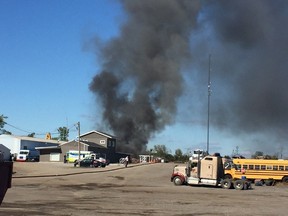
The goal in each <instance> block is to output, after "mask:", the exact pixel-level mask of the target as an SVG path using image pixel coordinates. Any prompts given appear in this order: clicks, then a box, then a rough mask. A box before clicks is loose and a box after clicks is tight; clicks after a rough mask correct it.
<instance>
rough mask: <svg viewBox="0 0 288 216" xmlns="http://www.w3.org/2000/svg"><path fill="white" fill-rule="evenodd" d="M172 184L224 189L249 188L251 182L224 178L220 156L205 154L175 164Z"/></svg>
mask: <svg viewBox="0 0 288 216" xmlns="http://www.w3.org/2000/svg"><path fill="white" fill-rule="evenodd" d="M171 182H173V183H174V185H177V186H178V185H184V184H186V185H209V186H215V187H222V188H224V189H231V188H235V189H237V190H243V189H250V188H251V183H250V182H249V181H248V180H247V179H245V177H244V176H243V178H242V179H224V167H223V163H222V157H221V156H215V155H214V156H205V157H204V158H203V159H200V158H198V159H197V160H192V161H189V162H188V163H187V165H186V166H180V165H176V166H175V167H174V169H173V172H172V175H171Z"/></svg>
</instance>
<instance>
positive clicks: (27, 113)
mask: <svg viewBox="0 0 288 216" xmlns="http://www.w3.org/2000/svg"><path fill="white" fill-rule="evenodd" d="M124 19H125V14H124V13H123V11H122V8H121V5H120V4H119V2H118V1H114V0H109V1H107V0H97V1H95V0H85V1H80V0H61V1H59V0H49V1H48V0H41V1H38V0H25V1H22V0H0V26H1V32H0V42H1V43H0V71H1V91H0V96H1V99H2V102H1V104H0V108H1V109H0V110H1V112H0V114H3V115H5V116H7V117H8V119H7V123H9V124H10V125H12V126H14V127H17V128H14V127H11V126H10V125H6V127H5V129H6V130H9V131H11V132H12V133H13V134H14V135H27V134H28V132H35V133H36V137H43V138H44V137H45V134H46V133H47V132H50V133H52V134H53V133H54V132H57V128H58V127H63V126H66V127H68V128H69V129H70V136H69V139H74V138H76V136H77V130H76V127H75V126H74V125H75V124H76V123H77V122H78V121H79V122H80V123H81V133H85V132H88V131H90V130H97V129H99V128H100V125H101V123H102V122H101V108H100V107H99V104H95V101H94V95H93V94H92V93H91V92H90V90H89V84H90V82H91V80H92V78H93V76H94V75H95V74H96V73H97V72H98V71H99V62H98V61H97V58H96V56H95V55H94V54H93V53H92V52H91V51H89V46H90V44H89V43H88V41H89V40H90V39H91V38H92V37H98V38H100V39H101V40H102V41H107V40H109V39H111V38H113V37H117V34H118V32H119V26H120V25H121V22H122V21H123V20H124ZM196 37H197V36H196ZM91 46H92V44H91ZM212 49H213V47H212ZM205 58H206V56H205V57H204V59H205ZM207 63H208V55H207ZM207 68H208V66H207ZM207 73H208V71H207ZM189 82H191V80H189V79H186V84H187V86H190V83H189ZM212 83H213V82H212ZM191 86H192V85H191ZM197 86H198V85H197ZM200 86H201V85H200ZM213 88H214V89H213ZM212 91H213V93H212V97H211V101H212V103H211V104H212V105H213V100H215V97H214V96H213V94H217V91H218V93H219V92H220V91H223V90H220V89H218V90H217V88H216V87H213V85H212ZM184 92H185V93H184V95H183V96H182V97H181V98H180V100H179V108H178V114H177V116H176V118H175V123H174V124H173V125H170V126H167V127H166V128H165V130H164V131H162V132H160V133H157V134H155V136H154V137H153V138H152V139H151V140H150V141H149V144H148V148H152V147H153V146H154V145H158V144H164V145H166V146H167V147H168V149H170V150H171V153H174V151H175V149H178V148H180V149H181V150H182V151H183V152H187V151H189V150H191V149H195V148H204V149H206V141H207V115H205V112H206V111H205V109H206V108H207V107H205V106H204V107H203V104H206V101H207V80H203V85H202V87H201V88H196V87H195V88H194V89H193V88H188V87H186V89H184ZM195 92H198V95H196V96H195ZM192 94H194V95H193V105H191V104H192V102H191V101H192ZM213 97H214V98H213ZM203 101H204V102H203ZM190 102H191V104H190ZM200 104H202V106H201V105H200ZM199 107H200V109H202V111H203V109H204V111H203V112H202V114H201V115H200V114H197V110H198V109H199ZM194 108H195V110H194ZM192 110H193V111H192ZM190 111H191V112H190ZM203 113H204V115H203ZM250 138H251V137H250ZM247 140H249V137H248V138H247V137H242V138H241V139H239V137H238V138H237V137H235V136H233V135H231V134H228V133H226V132H225V131H218V130H217V129H215V128H213V125H211V126H210V152H220V153H221V154H222V155H230V154H231V153H232V151H233V150H235V149H236V146H239V151H240V153H243V154H247V155H249V154H251V153H253V152H255V151H254V149H253V150H251V149H249V148H248V147H247V146H245V145H244V144H243V143H245V142H246V141H247Z"/></svg>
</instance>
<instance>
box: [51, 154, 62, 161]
mask: <svg viewBox="0 0 288 216" xmlns="http://www.w3.org/2000/svg"><path fill="white" fill-rule="evenodd" d="M50 161H60V153H50Z"/></svg>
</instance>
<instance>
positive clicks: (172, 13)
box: [90, 0, 288, 152]
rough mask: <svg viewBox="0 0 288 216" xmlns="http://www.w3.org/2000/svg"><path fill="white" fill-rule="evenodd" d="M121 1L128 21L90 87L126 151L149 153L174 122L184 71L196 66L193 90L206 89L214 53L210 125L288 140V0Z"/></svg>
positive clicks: (108, 48)
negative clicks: (153, 139)
mask: <svg viewBox="0 0 288 216" xmlns="http://www.w3.org/2000/svg"><path fill="white" fill-rule="evenodd" d="M121 2H122V3H123V8H124V10H125V12H126V14H127V21H126V22H125V23H124V24H123V26H122V28H121V31H120V35H119V37H117V38H114V39H113V40H111V41H109V42H108V43H107V44H105V46H104V47H103V49H102V50H101V52H100V53H101V55H102V59H103V62H104V63H103V65H102V71H101V72H100V73H98V74H97V75H96V76H95V77H94V79H93V81H92V83H91V85H90V89H91V90H92V91H93V92H95V93H96V94H97V95H98V96H99V98H100V99H101V102H102V104H103V107H104V113H103V119H104V120H105V121H106V122H107V124H108V125H109V126H110V128H111V130H112V131H113V132H114V133H115V135H116V136H117V137H119V138H120V139H121V140H122V144H121V147H122V149H124V150H132V151H134V152H140V151H142V150H145V148H146V144H147V142H148V140H149V139H150V138H151V137H152V136H153V135H154V134H155V133H156V132H159V131H161V130H162V129H164V127H165V125H168V124H171V123H173V120H174V115H175V113H176V110H177V99H178V98H179V96H180V95H181V94H182V91H183V66H184V65H185V63H186V62H187V61H188V60H190V61H191V62H190V63H191V64H190V65H192V67H191V68H190V71H192V72H193V73H198V74H199V76H197V77H198V78H199V80H194V82H193V84H194V85H203V84H204V85H205V84H206V83H203V80H205V79H207V62H208V61H207V59H208V55H209V54H212V62H213V69H212V89H213V88H214V89H213V92H212V100H213V101H212V107H211V121H212V125H213V126H215V127H218V128H220V129H223V130H225V131H232V132H234V133H235V134H238V135H240V134H243V133H245V134H261V136H262V137H264V140H266V141H267V142H270V141H271V140H274V141H279V140H282V142H285V141H283V140H286V139H287V137H286V134H287V133H286V132H285V131H286V128H287V127H288V121H287V119H288V91H287V80H288V71H287V69H288V60H287V58H288V43H287V41H288V30H287V21H288V2H287V1H286V0H273V1H272V0H253V1H251V0H217V1H212V0H207V1H205V0H204V1H192V0H191V1H190V0H188V1H184V0H178V1H177V0H171V1H170V0H157V1H156V0H125V1H121ZM191 47H192V48H193V50H192V49H191ZM192 53H193V56H192ZM192 57H193V58H192ZM192 103H193V102H192ZM194 103H198V101H197V102H196V101H194ZM205 105H206V100H203V106H205ZM202 110H204V112H203V113H202V114H203V116H204V115H205V114H206V113H205V109H202ZM193 112H194V114H195V112H196V111H195V110H191V113H193ZM199 113H201V111H199ZM199 113H196V115H198V114H199ZM191 116H192V115H191ZM192 118H193V117H192ZM266 138H269V139H266ZM279 142H281V141H279ZM126 143H128V144H127V145H126Z"/></svg>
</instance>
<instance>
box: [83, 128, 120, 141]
mask: <svg viewBox="0 0 288 216" xmlns="http://www.w3.org/2000/svg"><path fill="white" fill-rule="evenodd" d="M92 133H97V134H100V135H102V136H105V137H107V138H110V139H111V138H115V136H113V135H110V134H107V133H104V132H100V131H96V130H92V131H89V132H87V133H84V134H82V135H80V137H84V136H87V135H89V134H92Z"/></svg>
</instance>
